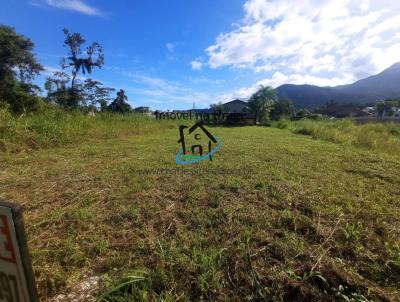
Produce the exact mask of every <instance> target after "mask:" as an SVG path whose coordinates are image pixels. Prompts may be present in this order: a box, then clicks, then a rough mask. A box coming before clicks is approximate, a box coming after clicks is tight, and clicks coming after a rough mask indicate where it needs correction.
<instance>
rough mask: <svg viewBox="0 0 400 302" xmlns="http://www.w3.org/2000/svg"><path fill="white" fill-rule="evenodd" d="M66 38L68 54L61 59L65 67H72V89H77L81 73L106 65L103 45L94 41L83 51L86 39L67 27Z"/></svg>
mask: <svg viewBox="0 0 400 302" xmlns="http://www.w3.org/2000/svg"><path fill="white" fill-rule="evenodd" d="M63 31H64V34H65V40H64V46H65V47H68V48H69V50H68V56H67V57H64V58H63V59H62V61H61V66H62V68H63V69H66V68H71V73H72V78H71V89H72V91H74V89H75V79H76V77H77V75H78V73H79V71H81V72H82V74H86V72H87V73H89V74H91V73H92V70H93V67H98V68H101V66H103V65H104V51H103V47H101V45H100V44H99V43H97V42H93V43H92V44H91V45H90V46H89V47H88V48H87V49H86V51H82V45H83V44H84V43H85V42H86V40H85V39H84V38H83V37H82V35H81V34H80V33H70V32H69V30H68V29H67V28H64V30H63Z"/></svg>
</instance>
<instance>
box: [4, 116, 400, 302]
mask: <svg viewBox="0 0 400 302" xmlns="http://www.w3.org/2000/svg"><path fill="white" fill-rule="evenodd" d="M83 119H86V117H84V118H83ZM99 119H100V117H99ZM121 123H123V122H121ZM110 124H112V125H114V122H113V121H112V120H111V121H110ZM115 125H119V126H118V127H120V124H118V121H116V122H115ZM90 127H93V128H95V127H94V126H90ZM121 127H122V129H125V128H124V127H125V126H121ZM350 127H356V126H353V125H351V126H350ZM93 128H91V129H93ZM114 128H116V129H114V130H109V131H116V132H117V133H120V132H119V131H118V130H117V127H116V126H115V127H114ZM156 129H157V128H156ZM210 130H211V132H212V133H213V134H215V135H217V136H219V137H221V138H222V139H223V140H224V146H223V148H222V150H221V151H220V152H218V153H217V154H216V155H215V156H214V161H213V162H210V161H203V162H201V163H199V164H196V165H193V166H188V167H183V169H185V170H187V171H192V172H195V170H194V169H196V168H203V169H209V168H212V169H217V168H220V169H222V168H226V169H232V168H235V169H241V170H243V171H244V170H246V171H247V170H251V172H252V173H251V174H250V175H248V174H243V175H223V174H213V173H204V174H196V173H193V174H191V175H190V174H183V173H180V174H179V173H178V174H177V175H167V174H148V175H141V174H140V173H138V171H140V170H144V169H152V168H154V169H159V168H172V169H174V168H176V164H175V162H174V156H175V154H176V152H177V151H178V149H179V146H178V144H177V139H178V135H179V134H178V129H177V128H176V127H174V128H169V127H161V129H158V130H156V131H148V132H147V133H146V135H140V133H139V134H138V133H137V132H135V131H133V132H129V133H126V134H125V135H115V137H112V136H111V137H110V136H107V137H106V138H105V139H104V138H101V137H99V138H96V135H97V134H101V133H103V132H104V131H99V132H98V133H97V132H95V133H97V134H96V135H92V137H86V136H82V137H85V139H84V140H81V141H80V140H79V139H78V138H76V139H75V140H72V141H71V142H70V143H68V144H65V145H59V146H58V147H57V146H56V147H53V148H48V149H41V150H37V151H33V152H32V151H29V152H20V153H16V154H13V153H9V152H4V153H2V154H1V155H0V168H1V176H0V187H1V192H2V193H1V196H0V197H1V198H4V199H8V200H12V201H15V202H17V203H19V204H21V205H22V206H23V207H24V209H25V223H26V229H27V233H28V240H29V247H30V250H31V254H32V261H33V266H34V270H35V273H36V276H37V281H38V285H39V292H40V296H41V298H42V300H43V301H50V300H51V298H52V297H54V296H55V295H56V294H58V293H63V292H71V291H72V292H73V290H74V285H75V284H77V282H79V280H82V278H83V277H84V276H87V275H100V276H102V278H103V280H104V282H103V286H102V288H101V290H100V292H99V293H98V297H99V299H101V301H110V302H111V301H112V302H114V301H115V302H117V301H190V300H196V301H198V300H204V301H206V300H207V301H210V300H222V301H224V300H237V301H260V300H267V301H337V300H338V301H346V299H348V300H347V301H379V300H381V301H385V299H386V301H397V300H398V297H400V288H399V280H400V241H399V238H400V201H399V196H400V174H399V171H400V156H399V154H396V153H395V152H391V151H390V150H389V151H388V152H386V151H381V152H379V151H377V150H379V149H376V148H375V147H371V148H370V147H366V146H362V147H359V146H357V144H354V143H347V142H346V141H343V142H342V143H333V142H331V139H329V137H326V138H324V137H316V136H315V137H316V138H318V139H314V138H312V137H311V136H305V135H299V134H295V133H293V132H292V131H290V130H289V129H276V128H265V127H239V128H223V127H212V128H210ZM397 130H398V129H397ZM71 131H72V130H71ZM105 131H108V130H105ZM121 131H122V133H124V131H125V130H121ZM344 131H346V130H344ZM89 133H90V132H89ZM343 135H344V134H343ZM344 136H345V135H344ZM73 137H74V136H73Z"/></svg>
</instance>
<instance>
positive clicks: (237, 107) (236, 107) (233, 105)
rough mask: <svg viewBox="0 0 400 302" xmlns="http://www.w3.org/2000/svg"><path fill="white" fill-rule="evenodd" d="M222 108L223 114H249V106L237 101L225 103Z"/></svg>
mask: <svg viewBox="0 0 400 302" xmlns="http://www.w3.org/2000/svg"><path fill="white" fill-rule="evenodd" d="M223 106H224V112H228V113H242V112H249V105H248V104H247V103H246V102H244V101H241V100H238V99H236V100H233V101H230V102H228V103H225V104H223Z"/></svg>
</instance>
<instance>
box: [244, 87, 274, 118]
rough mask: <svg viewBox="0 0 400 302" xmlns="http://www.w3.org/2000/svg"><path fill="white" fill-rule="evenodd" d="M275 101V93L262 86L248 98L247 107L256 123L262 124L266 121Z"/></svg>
mask: <svg viewBox="0 0 400 302" xmlns="http://www.w3.org/2000/svg"><path fill="white" fill-rule="evenodd" d="M277 99H278V97H277V95H276V91H275V90H274V89H272V88H271V87H269V86H263V85H261V86H260V88H259V90H258V91H257V92H255V93H254V94H253V95H252V96H251V97H250V99H249V101H248V105H249V108H250V111H251V112H252V113H253V114H254V115H255V118H256V121H257V122H261V123H263V122H265V121H267V120H268V118H269V112H270V110H271V108H272V105H273V104H274V103H275V102H276V101H277Z"/></svg>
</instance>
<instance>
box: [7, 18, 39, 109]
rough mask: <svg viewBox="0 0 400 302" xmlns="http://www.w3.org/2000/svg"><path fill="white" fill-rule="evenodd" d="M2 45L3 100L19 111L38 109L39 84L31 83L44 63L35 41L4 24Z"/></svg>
mask: <svg viewBox="0 0 400 302" xmlns="http://www.w3.org/2000/svg"><path fill="white" fill-rule="evenodd" d="M0 45H1V48H0V102H2V103H8V104H9V105H10V109H11V110H12V111H14V112H18V113H23V112H27V111H31V110H35V109H37V108H38V106H39V102H40V100H39V98H38V97H36V96H35V93H36V91H37V86H36V87H35V85H32V84H30V83H29V82H30V80H32V79H33V78H34V77H35V76H36V75H37V74H39V72H40V71H41V70H42V66H41V65H40V64H39V63H38V62H37V61H36V58H35V56H34V54H33V52H32V51H33V47H34V44H33V43H32V42H31V41H30V40H29V39H28V38H26V37H24V36H22V35H19V34H17V33H16V32H15V30H14V29H13V28H11V27H8V26H4V25H0ZM17 78H18V79H17Z"/></svg>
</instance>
